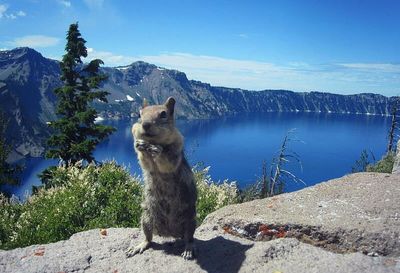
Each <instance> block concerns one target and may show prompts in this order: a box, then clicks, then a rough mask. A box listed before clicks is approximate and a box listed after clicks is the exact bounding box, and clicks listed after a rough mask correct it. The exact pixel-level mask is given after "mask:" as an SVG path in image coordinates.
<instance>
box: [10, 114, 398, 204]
mask: <svg viewBox="0 0 400 273" xmlns="http://www.w3.org/2000/svg"><path fill="white" fill-rule="evenodd" d="M107 124H110V125H112V126H114V127H116V128H117V131H116V132H115V133H114V134H113V135H112V136H111V137H110V138H109V139H108V140H107V141H105V142H103V143H101V144H100V145H99V146H98V148H97V149H96V151H95V153H94V155H95V158H96V159H97V160H98V161H103V160H115V161H117V162H118V163H119V164H123V165H125V166H127V167H128V168H129V170H130V172H131V173H132V174H139V175H140V174H141V171H140V169H139V166H138V164H137V159H136V155H135V152H134V150H133V140H132V135H131V122H126V121H114V122H107ZM389 124H390V119H389V118H388V117H382V116H366V115H343V114H315V113H268V114H258V115H247V116H236V117H227V118H221V119H214V120H194V121H177V126H178V128H179V129H180V131H181V132H182V134H183V135H184V137H185V150H186V155H187V157H188V159H189V161H190V163H191V164H196V163H202V164H203V165H204V166H211V168H210V174H211V176H212V178H213V180H215V181H218V180H224V179H229V180H235V181H237V182H238V185H239V186H241V187H245V186H246V185H249V184H251V183H254V181H256V180H257V178H258V177H259V176H260V175H261V166H262V162H263V161H264V160H265V161H266V162H267V164H269V163H270V162H271V159H272V158H273V156H274V155H275V154H276V153H277V151H278V150H279V147H280V144H281V142H282V140H283V138H284V136H285V135H286V133H287V132H288V131H289V130H291V129H293V128H296V130H295V133H294V134H293V137H295V138H297V139H299V140H301V141H302V142H291V143H290V144H289V146H290V149H291V150H293V151H295V152H296V153H297V154H298V155H299V156H300V158H301V161H302V165H303V170H301V168H300V166H299V165H298V164H289V166H288V169H289V170H290V171H291V172H293V173H295V174H296V175H297V176H298V177H299V178H301V179H302V180H304V182H305V183H306V185H307V186H311V185H314V184H316V183H318V182H321V181H325V180H328V179H331V178H337V177H341V176H343V175H345V174H348V173H350V172H351V167H352V166H353V165H354V163H355V161H356V160H357V159H358V158H359V157H360V153H361V151H362V150H363V149H366V150H368V151H371V152H372V153H373V154H374V155H375V157H376V158H377V159H380V158H381V156H382V155H383V154H384V152H385V146H386V141H387V132H388V128H389ZM56 163H57V162H56V161H50V160H44V159H42V158H32V159H29V160H27V161H26V168H25V171H24V174H23V177H22V180H23V181H22V184H21V185H20V186H19V187H11V188H9V189H10V190H11V192H12V193H14V194H15V195H17V196H19V197H22V198H23V197H24V195H26V193H27V192H28V193H29V192H30V190H31V186H32V185H40V181H39V179H38V178H37V174H38V173H40V172H41V171H42V170H43V169H44V168H46V167H47V166H49V165H52V164H56ZM303 187H304V185H303V184H296V183H289V184H288V185H287V187H286V191H294V190H297V189H300V188H303Z"/></svg>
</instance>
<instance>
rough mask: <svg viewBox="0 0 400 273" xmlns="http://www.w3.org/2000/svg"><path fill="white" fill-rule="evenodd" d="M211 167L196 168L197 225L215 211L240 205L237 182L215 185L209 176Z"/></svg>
mask: <svg viewBox="0 0 400 273" xmlns="http://www.w3.org/2000/svg"><path fill="white" fill-rule="evenodd" d="M208 170H209V167H207V168H204V169H201V170H198V169H196V168H195V170H194V177H195V181H196V186H197V195H198V196H197V204H196V206H197V207H196V210H197V224H198V225H200V224H201V223H202V222H203V220H204V218H206V216H207V215H208V214H210V213H211V212H213V211H216V210H217V209H219V208H222V207H224V206H226V205H230V204H235V203H238V201H239V198H238V189H237V187H236V183H235V182H231V183H229V182H228V181H227V180H224V181H223V182H222V183H215V182H213V181H212V179H211V176H210V175H209V174H208Z"/></svg>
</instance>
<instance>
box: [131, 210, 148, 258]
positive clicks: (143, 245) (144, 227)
mask: <svg viewBox="0 0 400 273" xmlns="http://www.w3.org/2000/svg"><path fill="white" fill-rule="evenodd" d="M142 230H143V233H144V236H145V240H144V241H143V242H141V243H140V244H138V245H137V246H135V247H134V246H133V244H132V243H131V246H130V247H129V248H128V250H127V251H126V252H125V254H126V256H127V257H128V258H129V257H132V256H134V255H136V254H138V253H139V254H142V253H143V252H144V251H145V250H146V249H148V248H149V247H150V245H151V241H152V240H153V222H152V221H151V219H150V217H146V215H145V212H144V213H143V215H142Z"/></svg>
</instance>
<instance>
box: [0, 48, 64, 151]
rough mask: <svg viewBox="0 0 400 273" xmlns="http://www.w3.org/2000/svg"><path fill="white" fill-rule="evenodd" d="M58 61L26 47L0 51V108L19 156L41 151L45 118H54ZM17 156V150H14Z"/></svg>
mask: <svg viewBox="0 0 400 273" xmlns="http://www.w3.org/2000/svg"><path fill="white" fill-rule="evenodd" d="M59 77H60V73H59V64H58V62H57V61H53V60H50V59H46V58H44V57H43V56H42V55H41V54H40V53H38V52H36V51H35V50H33V49H29V48H18V49H15V50H11V51H0V109H1V111H2V112H4V113H5V115H6V117H8V119H9V123H8V132H7V135H8V136H9V137H10V140H11V141H12V143H13V145H14V147H15V148H16V151H18V154H19V156H26V155H31V156H38V155H40V154H41V153H42V152H43V145H42V141H43V137H44V136H46V133H47V130H48V129H47V126H46V122H47V121H49V120H51V119H54V118H55V110H54V105H55V97H54V94H53V92H52V91H53V90H54V89H55V88H56V87H57V86H60V85H61V82H60V79H59ZM14 156H17V154H14Z"/></svg>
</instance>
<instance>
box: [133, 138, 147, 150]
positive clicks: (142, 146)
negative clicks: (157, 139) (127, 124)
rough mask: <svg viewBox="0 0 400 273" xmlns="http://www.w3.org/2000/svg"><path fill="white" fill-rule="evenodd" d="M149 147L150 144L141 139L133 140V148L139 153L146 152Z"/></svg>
mask: <svg viewBox="0 0 400 273" xmlns="http://www.w3.org/2000/svg"><path fill="white" fill-rule="evenodd" d="M149 145H150V144H149V143H148V142H146V141H144V140H141V139H137V140H135V148H136V149H137V150H139V151H141V152H145V151H147V149H148V147H149Z"/></svg>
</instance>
